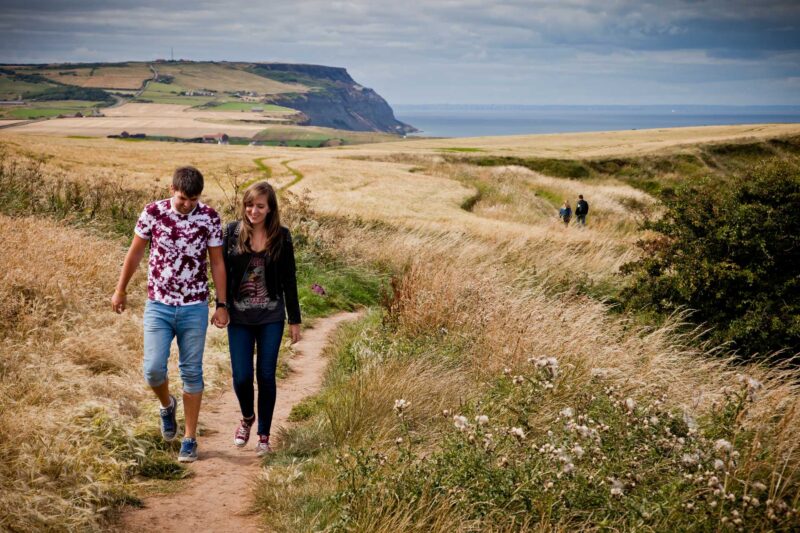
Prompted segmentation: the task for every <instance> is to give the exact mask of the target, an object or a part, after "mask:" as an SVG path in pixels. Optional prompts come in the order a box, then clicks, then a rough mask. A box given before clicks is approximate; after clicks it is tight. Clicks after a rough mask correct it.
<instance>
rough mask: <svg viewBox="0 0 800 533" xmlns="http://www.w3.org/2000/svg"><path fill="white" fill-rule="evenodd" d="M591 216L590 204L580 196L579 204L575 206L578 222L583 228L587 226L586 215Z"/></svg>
mask: <svg viewBox="0 0 800 533" xmlns="http://www.w3.org/2000/svg"><path fill="white" fill-rule="evenodd" d="M587 214H589V202H587V201H586V200H584V199H583V195H582V194H579V195H578V203H577V204H575V218H576V219H577V220H576V222H577V223H578V224H580V225H581V226H585V225H586V215H587Z"/></svg>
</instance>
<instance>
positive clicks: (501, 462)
mask: <svg viewBox="0 0 800 533" xmlns="http://www.w3.org/2000/svg"><path fill="white" fill-rule="evenodd" d="M498 464H499V465H500V466H503V467H505V466H508V457H506V456H505V455H504V456H503V457H501V458H500V460H499V461H498Z"/></svg>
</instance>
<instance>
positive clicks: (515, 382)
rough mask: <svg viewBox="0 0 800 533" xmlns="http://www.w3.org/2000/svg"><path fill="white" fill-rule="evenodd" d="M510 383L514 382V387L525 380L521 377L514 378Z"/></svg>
mask: <svg viewBox="0 0 800 533" xmlns="http://www.w3.org/2000/svg"><path fill="white" fill-rule="evenodd" d="M512 381H513V382H514V385H519V384H520V383H522V382H523V381H525V378H524V377H523V376H514V378H513V380H512Z"/></svg>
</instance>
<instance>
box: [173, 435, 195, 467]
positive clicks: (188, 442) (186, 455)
mask: <svg viewBox="0 0 800 533" xmlns="http://www.w3.org/2000/svg"><path fill="white" fill-rule="evenodd" d="M195 461H197V440H196V439H190V438H189V437H186V438H184V439H183V442H181V452H180V453H179V454H178V462H181V463H193V462H195Z"/></svg>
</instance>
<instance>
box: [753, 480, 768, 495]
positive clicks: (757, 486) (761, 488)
mask: <svg viewBox="0 0 800 533" xmlns="http://www.w3.org/2000/svg"><path fill="white" fill-rule="evenodd" d="M752 486H753V489H755V490H757V491H759V492H763V491H765V490H767V486H766V485H764V484H763V483H761V482H760V481H756V482H755V483H753V485H752Z"/></svg>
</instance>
